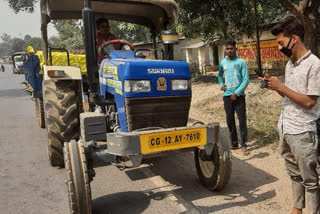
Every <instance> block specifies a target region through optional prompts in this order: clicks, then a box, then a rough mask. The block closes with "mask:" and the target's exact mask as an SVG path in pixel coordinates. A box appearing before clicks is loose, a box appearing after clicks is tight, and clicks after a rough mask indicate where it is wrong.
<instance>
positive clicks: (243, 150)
mask: <svg viewBox="0 0 320 214" xmlns="http://www.w3.org/2000/svg"><path fill="white" fill-rule="evenodd" d="M241 150H242V153H243V155H245V156H247V155H249V154H250V152H249V151H248V149H247V147H241Z"/></svg>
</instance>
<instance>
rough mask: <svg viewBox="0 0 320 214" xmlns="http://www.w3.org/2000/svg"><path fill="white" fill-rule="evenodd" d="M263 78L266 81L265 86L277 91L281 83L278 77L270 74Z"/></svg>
mask: <svg viewBox="0 0 320 214" xmlns="http://www.w3.org/2000/svg"><path fill="white" fill-rule="evenodd" d="M265 80H266V81H267V88H270V89H272V90H275V91H279V90H280V88H281V87H282V83H281V82H280V80H279V78H278V77H275V76H271V77H266V78H265Z"/></svg>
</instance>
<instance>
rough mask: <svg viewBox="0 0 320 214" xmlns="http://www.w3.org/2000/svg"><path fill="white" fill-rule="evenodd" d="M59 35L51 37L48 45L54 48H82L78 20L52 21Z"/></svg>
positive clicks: (69, 49)
mask: <svg viewBox="0 0 320 214" xmlns="http://www.w3.org/2000/svg"><path fill="white" fill-rule="evenodd" d="M53 24H54V27H55V28H56V30H57V31H58V34H59V37H58V39H56V37H53V38H51V42H49V43H50V45H51V46H52V47H55V48H66V49H67V50H68V51H73V50H76V49H83V48H84V46H83V40H82V27H81V23H80V22H79V21H78V20H58V21H53Z"/></svg>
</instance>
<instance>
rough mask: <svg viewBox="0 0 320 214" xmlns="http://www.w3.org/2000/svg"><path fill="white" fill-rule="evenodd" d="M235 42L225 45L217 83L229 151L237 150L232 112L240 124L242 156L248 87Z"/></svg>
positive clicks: (245, 139)
mask: <svg viewBox="0 0 320 214" xmlns="http://www.w3.org/2000/svg"><path fill="white" fill-rule="evenodd" d="M236 51H237V48H236V42H235V41H232V40H228V41H227V43H226V49H225V53H226V57H225V58H224V59H223V60H222V61H221V62H220V65H219V74H218V82H219V85H220V89H221V91H224V93H223V102H224V109H225V112H226V116H227V125H228V128H229V132H230V140H231V149H237V148H238V147H239V146H238V135H237V129H236V122H235V117H234V112H236V113H237V116H238V119H239V124H240V135H241V148H242V151H243V153H244V155H248V154H249V151H248V150H247V116H246V99H245V93H244V90H245V89H246V87H247V86H248V85H249V74H248V69H247V65H246V62H245V61H244V60H243V59H240V58H239V57H238V56H237V52H236Z"/></svg>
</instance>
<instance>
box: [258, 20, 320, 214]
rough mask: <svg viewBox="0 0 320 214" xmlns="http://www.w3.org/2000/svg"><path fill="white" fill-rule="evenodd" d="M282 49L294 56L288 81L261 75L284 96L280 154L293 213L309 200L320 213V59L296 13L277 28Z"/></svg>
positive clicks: (297, 213)
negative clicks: (288, 181) (308, 43)
mask: <svg viewBox="0 0 320 214" xmlns="http://www.w3.org/2000/svg"><path fill="white" fill-rule="evenodd" d="M271 32H272V34H273V35H275V36H276V37H277V42H278V44H279V48H280V51H281V52H282V53H283V54H285V55H286V56H287V57H290V60H289V61H288V63H287V65H286V69H285V83H284V84H282V83H281V82H280V80H279V79H278V78H277V77H274V76H271V77H270V76H267V77H265V78H259V79H260V81H262V80H266V81H267V88H269V89H272V90H275V91H277V92H278V93H279V94H280V95H281V96H283V97H284V101H283V105H282V110H281V114H280V119H279V122H278V129H279V136H280V153H281V155H282V157H283V158H284V160H285V165H286V169H287V172H288V174H289V176H290V178H291V182H292V198H293V208H292V211H291V214H301V213H302V209H303V208H305V201H306V202H307V207H308V208H309V210H310V212H307V213H310V214H318V213H319V212H320V210H319V209H320V200H319V197H320V195H319V184H318V182H319V178H318V174H317V172H316V166H317V158H318V155H319V152H318V136H317V132H316V130H317V129H316V120H317V119H318V118H319V114H320V102H319V96H320V60H319V59H318V58H317V57H316V56H315V55H313V54H312V53H311V51H310V50H308V49H307V48H306V47H305V44H304V43H303V39H304V27H303V25H302V24H301V23H300V22H299V21H298V20H297V19H295V18H294V17H293V16H290V17H287V18H286V19H284V20H283V21H281V22H280V23H279V24H277V25H276V26H274V27H273V29H272V31H271Z"/></svg>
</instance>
